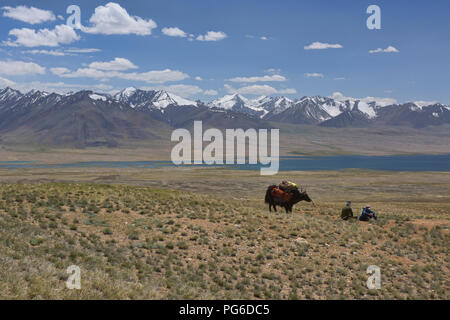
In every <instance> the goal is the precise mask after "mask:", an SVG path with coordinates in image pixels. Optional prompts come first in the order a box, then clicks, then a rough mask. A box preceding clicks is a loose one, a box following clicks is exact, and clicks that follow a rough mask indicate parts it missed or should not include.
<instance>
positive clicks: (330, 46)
mask: <svg viewBox="0 0 450 320" xmlns="http://www.w3.org/2000/svg"><path fill="white" fill-rule="evenodd" d="M340 48H343V46H342V45H340V44H339V43H336V44H330V43H323V42H313V43H311V44H310V45H307V46H305V47H304V49H305V50H326V49H340Z"/></svg>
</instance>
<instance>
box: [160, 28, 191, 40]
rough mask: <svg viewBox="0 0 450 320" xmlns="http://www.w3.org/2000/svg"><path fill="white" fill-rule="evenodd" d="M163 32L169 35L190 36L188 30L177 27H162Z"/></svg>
mask: <svg viewBox="0 0 450 320" xmlns="http://www.w3.org/2000/svg"><path fill="white" fill-rule="evenodd" d="M162 33H163V34H165V35H166V36H169V37H180V38H186V37H187V36H188V35H187V33H186V32H184V31H183V30H181V29H180V28H177V27H172V28H162Z"/></svg>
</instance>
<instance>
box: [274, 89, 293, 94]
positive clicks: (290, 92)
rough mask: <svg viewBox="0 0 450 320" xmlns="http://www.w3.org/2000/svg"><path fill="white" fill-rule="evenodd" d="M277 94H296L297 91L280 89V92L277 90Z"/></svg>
mask: <svg viewBox="0 0 450 320" xmlns="http://www.w3.org/2000/svg"><path fill="white" fill-rule="evenodd" d="M278 93H279V94H296V93H297V90H295V89H292V88H291V89H289V88H288V89H281V90H278Z"/></svg>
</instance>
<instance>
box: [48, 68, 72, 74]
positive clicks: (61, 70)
mask: <svg viewBox="0 0 450 320" xmlns="http://www.w3.org/2000/svg"><path fill="white" fill-rule="evenodd" d="M50 72H51V73H53V74H56V75H57V76H61V75H63V74H65V73H70V70H69V69H67V68H50Z"/></svg>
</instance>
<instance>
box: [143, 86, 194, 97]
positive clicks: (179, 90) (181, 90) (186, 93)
mask: <svg viewBox="0 0 450 320" xmlns="http://www.w3.org/2000/svg"><path fill="white" fill-rule="evenodd" d="M141 89H142V90H164V91H167V92H170V93H173V94H176V95H177V96H180V97H182V98H189V97H191V96H193V95H196V94H199V93H203V89H202V88H200V87H198V86H194V85H188V84H173V85H169V86H157V87H143V88H141Z"/></svg>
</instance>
